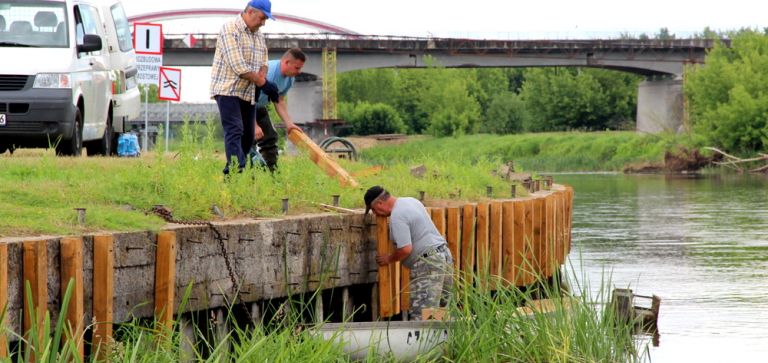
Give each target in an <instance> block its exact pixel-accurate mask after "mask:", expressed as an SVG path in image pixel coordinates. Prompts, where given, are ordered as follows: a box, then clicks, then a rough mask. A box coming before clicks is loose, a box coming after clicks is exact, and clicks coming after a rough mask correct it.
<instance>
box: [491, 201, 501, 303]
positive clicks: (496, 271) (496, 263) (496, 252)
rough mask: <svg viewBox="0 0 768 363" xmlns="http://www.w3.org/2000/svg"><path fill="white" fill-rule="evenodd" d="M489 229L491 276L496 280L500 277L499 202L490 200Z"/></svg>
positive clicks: (494, 286)
mask: <svg viewBox="0 0 768 363" xmlns="http://www.w3.org/2000/svg"><path fill="white" fill-rule="evenodd" d="M489 231H490V268H491V277H493V278H494V280H498V278H499V277H501V232H502V227H501V202H495V201H494V202H491V220H490V228H489ZM496 282H498V281H496ZM496 282H494V284H493V285H492V286H493V287H492V289H494V290H495V289H496V288H497V284H496Z"/></svg>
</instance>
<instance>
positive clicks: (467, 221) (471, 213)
mask: <svg viewBox="0 0 768 363" xmlns="http://www.w3.org/2000/svg"><path fill="white" fill-rule="evenodd" d="M460 269H461V271H463V272H464V279H465V281H466V282H467V284H469V285H470V286H471V285H472V276H473V275H474V272H475V206H474V205H473V204H467V205H465V206H464V207H463V208H462V216H461V267H460Z"/></svg>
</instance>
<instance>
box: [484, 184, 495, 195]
mask: <svg viewBox="0 0 768 363" xmlns="http://www.w3.org/2000/svg"><path fill="white" fill-rule="evenodd" d="M485 194H486V195H487V196H488V198H490V197H492V196H493V186H491V185H486V186H485Z"/></svg>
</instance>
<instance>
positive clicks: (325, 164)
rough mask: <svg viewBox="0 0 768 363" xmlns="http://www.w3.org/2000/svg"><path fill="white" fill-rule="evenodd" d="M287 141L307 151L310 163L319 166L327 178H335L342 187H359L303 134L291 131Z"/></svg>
mask: <svg viewBox="0 0 768 363" xmlns="http://www.w3.org/2000/svg"><path fill="white" fill-rule="evenodd" d="M288 139H289V140H291V142H292V143H293V144H294V145H296V146H297V147H299V148H302V149H304V150H307V152H309V158H310V159H311V160H312V162H314V163H315V164H316V165H317V166H319V167H320V169H322V170H323V171H324V172H325V173H326V174H327V175H328V176H331V177H336V179H338V180H339V183H340V184H341V185H342V186H349V187H352V188H357V187H358V186H359V184H358V183H357V181H356V180H355V179H354V178H352V176H351V175H349V173H347V171H346V170H344V168H342V167H341V166H339V164H337V163H336V162H335V161H334V160H333V159H332V158H331V157H329V156H328V154H326V153H325V151H323V149H321V148H320V147H319V146H317V144H315V142H314V141H312V139H310V138H309V136H307V135H306V134H305V133H303V132H299V131H296V130H291V132H290V133H288Z"/></svg>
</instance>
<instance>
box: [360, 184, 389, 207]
mask: <svg viewBox="0 0 768 363" xmlns="http://www.w3.org/2000/svg"><path fill="white" fill-rule="evenodd" d="M384 192H385V190H384V188H382V187H381V186H379V185H376V186H372V187H370V188H369V189H368V191H367V192H365V196H364V197H363V200H365V214H368V211H370V210H371V204H372V203H373V201H374V200H376V198H378V197H380V196H382V195H384Z"/></svg>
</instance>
